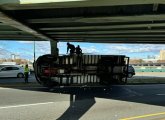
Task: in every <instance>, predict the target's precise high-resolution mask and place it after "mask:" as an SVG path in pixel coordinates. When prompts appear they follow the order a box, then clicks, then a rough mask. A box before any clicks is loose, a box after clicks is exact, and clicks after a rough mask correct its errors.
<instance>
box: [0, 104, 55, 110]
mask: <svg viewBox="0 0 165 120" xmlns="http://www.w3.org/2000/svg"><path fill="white" fill-rule="evenodd" d="M53 103H54V102H46V103H34V104H24V105H15V106H5V107H0V109H9V108H18V107H28V106H37V105H47V104H53Z"/></svg>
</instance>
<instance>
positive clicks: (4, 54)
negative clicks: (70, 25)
mask: <svg viewBox="0 0 165 120" xmlns="http://www.w3.org/2000/svg"><path fill="white" fill-rule="evenodd" d="M71 44H74V45H75V46H77V45H80V47H81V48H82V51H83V53H86V54H105V55H114V54H115V55H119V54H121V55H126V56H128V57H130V58H142V59H145V58H147V56H155V57H157V56H158V55H159V52H160V50H162V49H165V45H159V44H156V45H154V44H111V43H109V44H101V43H74V42H71ZM33 46H34V42H33V41H0V58H11V54H17V55H19V56H20V58H22V59H29V60H33V55H34V49H33V48H34V47H33ZM35 46H36V57H38V56H40V55H43V54H50V43H49V42H48V41H38V42H36V44H35ZM58 48H59V53H60V54H66V48H67V46H66V42H59V43H58Z"/></svg>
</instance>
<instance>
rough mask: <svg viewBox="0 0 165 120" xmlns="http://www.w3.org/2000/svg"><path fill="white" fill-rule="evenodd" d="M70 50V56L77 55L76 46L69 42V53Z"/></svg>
mask: <svg viewBox="0 0 165 120" xmlns="http://www.w3.org/2000/svg"><path fill="white" fill-rule="evenodd" d="M69 50H70V55H73V54H74V53H75V46H74V45H72V44H70V43H69V42H68V43H67V53H68V51H69Z"/></svg>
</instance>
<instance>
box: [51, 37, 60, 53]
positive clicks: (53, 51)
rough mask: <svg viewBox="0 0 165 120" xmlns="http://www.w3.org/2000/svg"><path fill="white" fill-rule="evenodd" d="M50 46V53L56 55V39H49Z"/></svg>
mask: <svg viewBox="0 0 165 120" xmlns="http://www.w3.org/2000/svg"><path fill="white" fill-rule="evenodd" d="M50 47H51V55H54V56H58V52H59V50H58V48H57V41H55V40H51V41H50Z"/></svg>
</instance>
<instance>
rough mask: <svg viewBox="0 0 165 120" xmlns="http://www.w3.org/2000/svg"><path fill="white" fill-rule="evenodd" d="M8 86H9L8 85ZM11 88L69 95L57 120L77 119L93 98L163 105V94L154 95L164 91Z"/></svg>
mask: <svg viewBox="0 0 165 120" xmlns="http://www.w3.org/2000/svg"><path fill="white" fill-rule="evenodd" d="M8 88H10V87H8ZM11 88H13V89H19V90H28V91H36V92H48V93H52V95H53V94H56V93H61V94H64V95H65V94H67V95H70V106H69V107H68V109H67V110H66V111H65V112H64V113H63V114H62V115H61V116H60V117H59V118H58V120H78V119H80V118H81V117H82V116H83V115H84V114H85V113H86V112H87V111H88V110H89V109H90V108H91V107H92V106H93V105H94V104H95V103H96V101H95V98H104V99H112V100H119V101H126V102H135V103H143V104H149V105H157V106H165V102H164V101H165V96H161V95H160V96H159V95H158V96H156V94H157V93H162V94H163V92H165V85H163V84H162V85H160V84H157V85H121V86H120V85H119V86H115V85H112V86H107V87H103V86H102V87H87V86H84V87H75V86H74V87H69V86H68V87H56V88H54V89H53V90H49V89H47V88H44V87H28V86H24V87H11Z"/></svg>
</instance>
